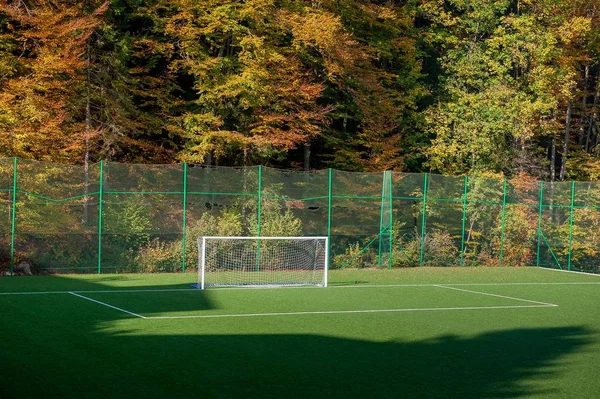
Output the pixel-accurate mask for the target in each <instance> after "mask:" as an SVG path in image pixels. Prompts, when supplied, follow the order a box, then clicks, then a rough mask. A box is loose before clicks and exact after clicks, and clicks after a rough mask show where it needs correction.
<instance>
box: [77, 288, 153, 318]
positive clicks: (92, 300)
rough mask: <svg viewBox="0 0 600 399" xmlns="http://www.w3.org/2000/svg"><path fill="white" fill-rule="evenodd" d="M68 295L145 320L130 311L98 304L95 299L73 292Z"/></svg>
mask: <svg viewBox="0 0 600 399" xmlns="http://www.w3.org/2000/svg"><path fill="white" fill-rule="evenodd" d="M69 294H71V295H75V296H77V297H79V298H83V299H86V300H88V301H91V302H95V303H97V304H100V305H103V306H107V307H109V308H111V309H115V310H118V311H120V312H123V313H127V314H130V315H132V316H135V317H139V318H141V319H145V318H146V317H144V316H142V315H139V314H137V313H133V312H130V311H128V310H125V309H121V308H118V307H116V306H112V305H109V304H108V303H104V302H100V301H97V300H95V299H92V298H88V297H87V296H83V295H79V294H76V293H75V292H69Z"/></svg>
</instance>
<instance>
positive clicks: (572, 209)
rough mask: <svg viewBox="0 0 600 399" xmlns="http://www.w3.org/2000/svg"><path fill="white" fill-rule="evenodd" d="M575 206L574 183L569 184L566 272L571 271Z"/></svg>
mask: <svg viewBox="0 0 600 399" xmlns="http://www.w3.org/2000/svg"><path fill="white" fill-rule="evenodd" d="M574 205H575V182H574V181H572V182H571V207H570V208H571V212H570V214H569V257H568V263H567V270H571V251H572V249H573V212H574Z"/></svg>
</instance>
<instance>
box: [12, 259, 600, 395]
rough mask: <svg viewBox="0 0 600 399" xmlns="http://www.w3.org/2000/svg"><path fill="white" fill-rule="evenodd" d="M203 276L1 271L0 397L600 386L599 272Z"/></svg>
mask: <svg viewBox="0 0 600 399" xmlns="http://www.w3.org/2000/svg"><path fill="white" fill-rule="evenodd" d="M195 279H196V276H195V275H194V274H192V273H189V274H151V275H88V276H72V275H69V276H32V277H2V278H0V375H1V376H2V378H1V379H0V397H1V398H30V397H31V398H33V397H40V398H115V397H119V398H120V397H128V398H129V397H140V398H183V397H190V398H191V397H200V398H213V397H214V398H221V397H222V398H270V397H273V398H290V397H291V398H313V397H314V398H321V397H322V398H338V397H339V398H354V397H357V398H358V397H360V398H449V397H456V398H529V397H531V398H534V397H535V398H593V397H596V396H597V393H598V392H600V380H599V379H598V378H597V377H596V375H597V370H600V276H589V275H582V274H569V273H561V272H555V271H547V270H540V269H535V268H415V269H404V270H342V271H331V272H330V276H329V283H330V287H329V288H312V287H309V288H282V289H214V290H206V291H199V290H192V289H189V288H188V287H189V284H190V283H193V282H195ZM542 283H543V284H542ZM553 305H558V306H553ZM209 316H210V317H209Z"/></svg>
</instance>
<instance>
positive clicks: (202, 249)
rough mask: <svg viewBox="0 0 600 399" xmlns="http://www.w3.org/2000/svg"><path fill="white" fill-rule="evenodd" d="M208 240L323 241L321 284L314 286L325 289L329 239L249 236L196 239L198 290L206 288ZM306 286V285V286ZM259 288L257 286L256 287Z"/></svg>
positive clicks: (322, 237) (317, 237) (320, 237)
mask: <svg viewBox="0 0 600 399" xmlns="http://www.w3.org/2000/svg"><path fill="white" fill-rule="evenodd" d="M207 239H209V240H254V241H259V240H311V239H312V240H324V241H325V255H324V256H325V264H324V265H323V284H314V286H318V287H323V288H326V287H327V279H328V271H329V237H327V236H296V237H279V236H267V237H251V236H201V237H198V240H197V244H198V284H197V287H198V289H200V290H204V289H205V288H206V284H205V277H206V256H205V254H206V241H207ZM307 285H308V284H307ZM261 286H262V285H261ZM283 286H284V285H279V286H278V285H276V284H274V285H264V287H283ZM257 287H259V285H257Z"/></svg>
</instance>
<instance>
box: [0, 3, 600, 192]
mask: <svg viewBox="0 0 600 399" xmlns="http://www.w3.org/2000/svg"><path fill="white" fill-rule="evenodd" d="M599 97H600V3H599V2H598V0H361V1H358V0H321V1H319V0H310V1H308V0H240V1H232V0H106V1H101V0H100V1H98V0H1V1H0V156H3V157H19V158H20V159H31V160H38V161H52V162H57V163H65V164H77V165H85V166H86V168H87V167H88V165H90V164H92V163H95V162H98V161H100V160H103V161H110V162H124V163H143V164H171V163H183V162H187V163H196V164H207V165H218V166H250V165H259V164H260V165H265V166H270V167H276V168H284V169H298V170H313V169H322V168H336V169H340V170H347V171H383V170H393V171H397V172H409V173H410V172H431V173H440V174H446V175H467V174H468V175H483V176H506V177H507V178H512V177H514V176H518V175H528V176H531V177H532V178H535V179H540V180H546V181H562V180H585V181H590V180H598V179H600V159H599V156H600V127H599V124H598V119H599V107H600V104H599V102H600V101H599V100H600V99H599Z"/></svg>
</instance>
